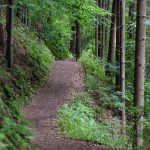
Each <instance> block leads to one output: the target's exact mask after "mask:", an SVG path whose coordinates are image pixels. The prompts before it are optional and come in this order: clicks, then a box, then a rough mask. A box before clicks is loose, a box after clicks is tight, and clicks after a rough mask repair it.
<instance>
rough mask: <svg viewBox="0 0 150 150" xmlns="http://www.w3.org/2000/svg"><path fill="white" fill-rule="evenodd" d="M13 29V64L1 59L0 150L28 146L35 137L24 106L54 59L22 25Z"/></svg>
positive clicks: (19, 148)
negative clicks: (8, 67) (9, 65)
mask: <svg viewBox="0 0 150 150" xmlns="http://www.w3.org/2000/svg"><path fill="white" fill-rule="evenodd" d="M15 28H16V29H15V31H14V66H13V68H12V69H11V70H9V69H7V67H6V65H5V61H4V55H3V54H2V55H1V62H0V150H22V149H27V148H29V143H30V142H31V140H32V138H33V136H32V132H31V130H30V129H29V128H28V122H27V121H26V120H25V119H24V117H23V115H22V113H21V111H20V110H21V107H22V105H23V103H24V102H25V101H27V99H28V97H29V96H31V95H32V94H33V93H34V91H35V90H36V89H37V88H38V87H39V86H40V85H41V84H42V83H43V81H44V80H45V79H46V78H47V76H48V75H49V71H50V70H51V65H52V63H53V61H54V58H53V56H52V54H51V52H50V50H49V49H48V48H47V47H46V46H45V45H44V44H43V43H40V42H37V40H36V36H35V35H34V34H33V33H31V32H30V31H29V30H28V29H25V28H23V27H22V26H21V25H16V27H15Z"/></svg>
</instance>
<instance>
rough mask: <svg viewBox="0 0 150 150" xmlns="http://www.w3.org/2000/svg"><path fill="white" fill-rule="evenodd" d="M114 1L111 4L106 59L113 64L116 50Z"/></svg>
mask: <svg viewBox="0 0 150 150" xmlns="http://www.w3.org/2000/svg"><path fill="white" fill-rule="evenodd" d="M116 4H117V3H116V0H113V3H112V16H111V27H110V39H109V51H108V59H107V61H108V62H109V63H113V61H114V59H115V50H116Z"/></svg>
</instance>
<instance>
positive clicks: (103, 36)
mask: <svg viewBox="0 0 150 150" xmlns="http://www.w3.org/2000/svg"><path fill="white" fill-rule="evenodd" d="M102 8H103V9H105V8H106V1H105V0H103V1H102ZM105 19H106V18H105V17H103V18H102V22H103V24H102V48H101V53H100V57H101V58H103V57H104V51H105V47H106V25H105V22H106V20H105Z"/></svg>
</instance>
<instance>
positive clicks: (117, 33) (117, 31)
mask: <svg viewBox="0 0 150 150" xmlns="http://www.w3.org/2000/svg"><path fill="white" fill-rule="evenodd" d="M120 36H121V35H120V0H117V30H116V66H117V73H116V89H117V90H119V91H120V41H121V40H120Z"/></svg>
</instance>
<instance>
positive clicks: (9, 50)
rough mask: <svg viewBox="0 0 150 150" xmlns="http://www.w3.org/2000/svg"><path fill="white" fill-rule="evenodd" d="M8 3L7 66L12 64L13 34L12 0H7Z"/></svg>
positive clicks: (9, 66)
mask: <svg viewBox="0 0 150 150" xmlns="http://www.w3.org/2000/svg"><path fill="white" fill-rule="evenodd" d="M8 4H9V5H10V6H9V7H8V8H7V9H8V12H7V47H6V56H5V57H6V60H7V66H8V68H11V67H12V64H13V59H12V55H13V52H12V50H13V36H12V29H13V13H14V11H13V5H14V1H13V0H8Z"/></svg>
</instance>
